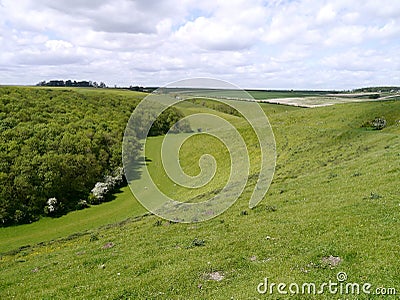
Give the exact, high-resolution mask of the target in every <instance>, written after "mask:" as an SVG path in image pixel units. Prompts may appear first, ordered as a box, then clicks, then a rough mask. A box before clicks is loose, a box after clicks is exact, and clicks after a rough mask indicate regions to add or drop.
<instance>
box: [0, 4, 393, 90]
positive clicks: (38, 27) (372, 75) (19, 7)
mask: <svg viewBox="0 0 400 300" xmlns="http://www.w3.org/2000/svg"><path fill="white" fill-rule="evenodd" d="M190 77H212V78H216V79H222V80H226V81H229V82H232V83H234V84H236V85H238V86H240V87H242V88H267V89H289V88H290V89H291V88H293V89H352V88H357V87H362V86H372V85H400V1H398V0H351V1H349V0H332V1H322V0H293V1H291V0H201V1H199V0H113V1H110V0H84V1H79V0H68V1H66V0H58V1H54V0H18V1H15V0H0V84H35V83H37V82H39V81H41V80H50V79H73V80H74V79H75V80H93V81H98V82H100V81H104V82H105V83H106V84H108V85H109V86H113V85H119V86H122V85H131V84H132V85H144V86H146V85H147V86H149V85H158V86H161V85H165V84H167V83H170V82H172V81H175V80H179V79H184V78H190Z"/></svg>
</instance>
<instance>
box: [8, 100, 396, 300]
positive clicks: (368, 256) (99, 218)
mask: <svg viewBox="0 0 400 300" xmlns="http://www.w3.org/2000/svg"><path fill="white" fill-rule="evenodd" d="M181 108H182V110H183V111H184V112H185V113H187V114H188V113H190V112H198V111H202V112H204V111H209V110H208V109H207V108H204V107H200V106H197V105H194V104H189V103H185V104H183V105H182V107H181ZM262 108H263V109H264V111H265V112H266V114H267V115H268V117H269V120H270V123H271V125H272V127H273V129H274V134H275V137H276V144H277V155H278V161H277V168H276V173H275V177H274V180H273V183H272V185H271V188H270V190H269V191H268V194H267V195H266V197H265V199H264V200H263V201H262V203H261V205H259V206H257V207H256V208H254V209H249V208H248V199H249V197H250V195H251V192H252V187H253V185H254V182H253V181H252V180H249V182H248V185H247V187H246V189H245V191H244V193H243V194H242V196H241V197H240V198H239V200H238V201H237V202H236V203H235V204H234V205H233V206H232V207H231V208H230V209H229V210H228V211H227V212H225V213H223V214H222V215H220V216H218V217H217V218H215V219H213V220H211V221H208V222H203V223H196V224H175V223H170V222H167V221H163V220H161V219H160V218H158V217H155V216H152V215H150V216H143V217H141V218H138V219H134V218H132V219H130V220H127V221H126V222H123V223H120V224H115V226H108V227H103V228H98V227H99V226H100V225H104V224H106V223H113V222H118V221H120V220H121V217H122V215H123V214H125V216H126V218H127V217H129V216H137V215H141V214H142V213H143V212H144V211H143V208H141V207H140V206H139V205H138V204H137V202H135V201H134V200H133V199H132V198H131V196H130V194H129V193H128V191H127V189H125V190H123V191H122V193H121V194H119V195H117V199H116V200H115V201H113V202H109V203H106V204H102V205H100V206H98V207H94V208H90V209H87V210H83V211H79V212H74V213H71V214H68V215H66V216H64V217H62V218H60V219H44V220H41V221H40V222H38V223H34V224H31V225H23V226H19V227H15V228H5V229H1V231H0V235H1V241H2V244H1V247H2V249H3V252H4V251H6V250H11V249H15V248H18V247H20V246H21V245H24V244H30V245H32V246H31V247H27V248H24V249H21V250H20V251H19V252H17V253H14V254H7V255H3V256H2V257H1V261H0V271H1V274H2V278H1V280H0V296H1V297H0V298H1V299H11V298H17V299H65V298H69V299H71V298H72V299H93V298H95V299H104V298H109V299H269V298H271V299H276V298H286V296H289V295H286V296H285V297H281V295H279V294H278V293H277V292H276V290H275V293H274V294H273V295H268V294H266V295H260V294H259V293H258V292H257V286H258V285H259V284H260V283H261V282H263V281H264V278H265V277H268V278H269V280H270V282H275V283H280V282H283V283H287V284H288V285H289V284H290V283H293V282H294V283H299V284H300V285H301V283H303V282H314V283H315V284H317V285H320V284H322V283H325V282H328V281H329V280H331V281H337V279H336V275H337V273H338V272H346V274H347V275H348V280H347V282H358V283H360V284H362V283H365V282H368V283H371V284H372V288H371V291H372V292H374V291H375V289H376V288H377V287H385V288H392V287H393V288H396V289H397V291H398V293H400V276H399V274H398V269H399V267H400V264H399V261H398V253H399V251H400V244H399V243H398V233H399V232H400V221H399V220H400V218H399V217H400V201H399V195H400V188H399V185H398V177H399V175H400V164H399V160H400V152H399V149H400V124H399V120H400V102H399V101H385V102H365V103H352V104H340V105H335V106H330V107H321V108H314V109H304V108H297V107H289V106H283V105H273V104H262ZM216 113H217V114H219V115H220V116H224V117H225V118H226V119H228V120H230V122H232V123H234V124H235V125H236V126H237V127H238V128H239V131H240V132H241V133H242V134H243V135H244V136H248V137H247V138H246V141H247V143H249V145H248V147H249V149H250V151H249V153H250V160H251V166H252V172H254V171H256V170H257V162H258V159H257V155H258V154H257V147H256V145H253V144H252V141H253V139H252V137H251V136H252V134H251V132H250V131H249V130H250V129H248V127H247V125H246V123H244V122H242V120H240V118H238V117H234V116H231V115H224V114H222V113H220V112H216ZM378 116H379V117H385V118H386V120H387V122H388V124H387V125H388V126H387V128H385V129H383V130H382V131H375V130H369V129H366V128H362V127H361V125H362V124H364V123H365V122H366V121H370V120H371V119H374V118H375V117H378ZM148 143H149V149H150V151H149V152H148V153H146V156H147V157H148V158H149V159H150V160H151V162H150V163H149V169H150V172H151V173H152V174H154V175H156V176H159V177H157V178H156V180H157V182H158V183H159V185H160V188H161V189H163V190H164V191H165V192H167V193H171V194H174V195H176V196H177V197H178V198H180V199H183V198H191V197H194V198H195V197H202V195H207V193H212V192H213V191H214V190H215V189H217V188H218V187H220V186H221V185H223V184H224V181H225V180H224V178H225V175H224V174H225V172H226V170H225V171H224V170H222V171H221V174H220V175H218V176H217V177H216V178H215V179H214V180H213V182H212V183H211V184H210V186H206V187H205V188H203V189H201V190H197V191H192V192H191V194H190V193H189V194H188V193H187V191H185V190H177V189H176V188H175V187H174V185H173V183H172V182H171V181H169V180H165V179H164V178H165V177H164V175H165V174H164V173H162V172H161V170H160V167H161V165H160V163H159V162H160V160H159V157H158V151H156V150H155V149H157V147H158V146H159V145H160V143H161V138H160V137H157V138H152V139H150V140H149V141H148ZM220 147H221V145H219V144H218V143H213V142H212V141H210V139H207V138H205V139H203V140H202V139H201V138H200V137H199V138H198V139H194V140H192V141H191V144H188V145H186V147H184V148H183V149H182V156H181V157H180V158H181V160H182V165H183V168H184V169H185V170H186V171H187V172H188V173H189V174H196V172H198V165H197V164H196V162H197V158H198V155H199V151H204V153H212V154H214V156H215V158H216V160H217V162H218V161H219V162H224V161H225V162H226V153H225V152H224V151H221V148H220ZM219 166H222V168H226V166H225V165H224V163H221V164H220V165H219ZM107 205H109V208H107ZM115 207H118V217H116V218H114V219H113V216H107V211H108V212H110V213H112V211H114V209H115ZM96 209H98V211H97V212H96ZM122 212H123V213H122ZM68 218H70V219H69V220H68ZM52 222H54V223H52ZM57 222H60V223H59V224H64V225H65V228H64V229H63V228H62V227H60V228H61V229H60V232H58V233H51V232H52V231H51V228H56V225H57ZM71 222H72V223H74V224H73V225H72V227H70V228H68V227H67V226H68V224H70V223H71ZM80 222H81V223H80ZM105 222H106V223H105ZM80 224H81V225H80ZM88 224H90V225H88ZM24 226H25V227H24ZM35 226H37V227H36V228H35ZM88 229H90V230H91V231H90V234H87V235H81V236H80V235H76V236H75V237H71V238H69V239H64V240H60V241H56V242H52V243H44V244H42V245H35V243H37V242H39V241H41V239H42V240H49V239H54V238H58V237H61V236H64V237H67V236H68V235H71V234H73V233H76V232H82V231H83V232H84V231H86V230H88ZM40 232H44V234H43V236H40V235H39V233H40ZM30 235H32V236H31V237H30ZM3 245H5V246H3ZM330 256H334V257H338V258H339V260H340V263H339V264H338V265H335V264H334V263H331V264H329V260H328V258H329V257H330ZM28 291H29V293H28ZM336 296H338V298H348V299H371V298H377V299H379V298H380V297H379V296H377V295H365V294H361V295H359V296H356V295H344V296H342V297H339V296H340V295H336ZM290 298H293V299H332V295H331V294H329V293H324V294H323V295H292V296H291V297H290ZM386 298H389V299H390V298H392V299H395V296H388V297H386Z"/></svg>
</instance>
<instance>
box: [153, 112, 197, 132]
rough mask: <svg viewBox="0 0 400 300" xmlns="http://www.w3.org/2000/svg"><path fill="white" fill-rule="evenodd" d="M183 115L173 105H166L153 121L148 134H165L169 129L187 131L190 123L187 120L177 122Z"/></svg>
mask: <svg viewBox="0 0 400 300" xmlns="http://www.w3.org/2000/svg"><path fill="white" fill-rule="evenodd" d="M183 117H184V115H183V114H182V113H181V112H180V111H179V110H178V109H176V108H175V107H168V108H167V109H166V110H164V111H163V112H162V113H161V115H160V116H159V117H158V118H157V119H156V120H155V121H154V123H153V125H152V126H151V128H150V131H149V136H157V135H163V134H166V133H167V132H168V131H169V130H170V129H171V131H172V132H188V131H190V125H189V123H187V122H182V121H181V122H178V121H179V120H180V119H182V118H183Z"/></svg>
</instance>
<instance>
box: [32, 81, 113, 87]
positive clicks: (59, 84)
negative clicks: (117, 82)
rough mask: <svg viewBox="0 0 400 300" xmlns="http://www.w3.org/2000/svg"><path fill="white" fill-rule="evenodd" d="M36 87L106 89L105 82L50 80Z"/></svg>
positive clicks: (41, 82)
mask: <svg viewBox="0 0 400 300" xmlns="http://www.w3.org/2000/svg"><path fill="white" fill-rule="evenodd" d="M36 86H52V87H92V88H106V87H107V86H106V84H105V83H104V82H100V83H97V82H96V81H76V80H74V81H72V80H66V81H64V80H50V81H40V82H39V83H37V84H36Z"/></svg>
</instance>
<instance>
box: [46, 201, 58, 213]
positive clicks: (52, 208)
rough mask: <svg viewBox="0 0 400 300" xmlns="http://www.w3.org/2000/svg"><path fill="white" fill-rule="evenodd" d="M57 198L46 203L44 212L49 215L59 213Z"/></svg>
mask: <svg viewBox="0 0 400 300" xmlns="http://www.w3.org/2000/svg"><path fill="white" fill-rule="evenodd" d="M58 204H59V203H58V201H57V199H56V198H54V197H53V198H49V199H48V200H47V202H46V206H45V208H44V212H45V213H46V214H47V215H51V214H55V213H56V212H57V211H58V208H59V205H58Z"/></svg>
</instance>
